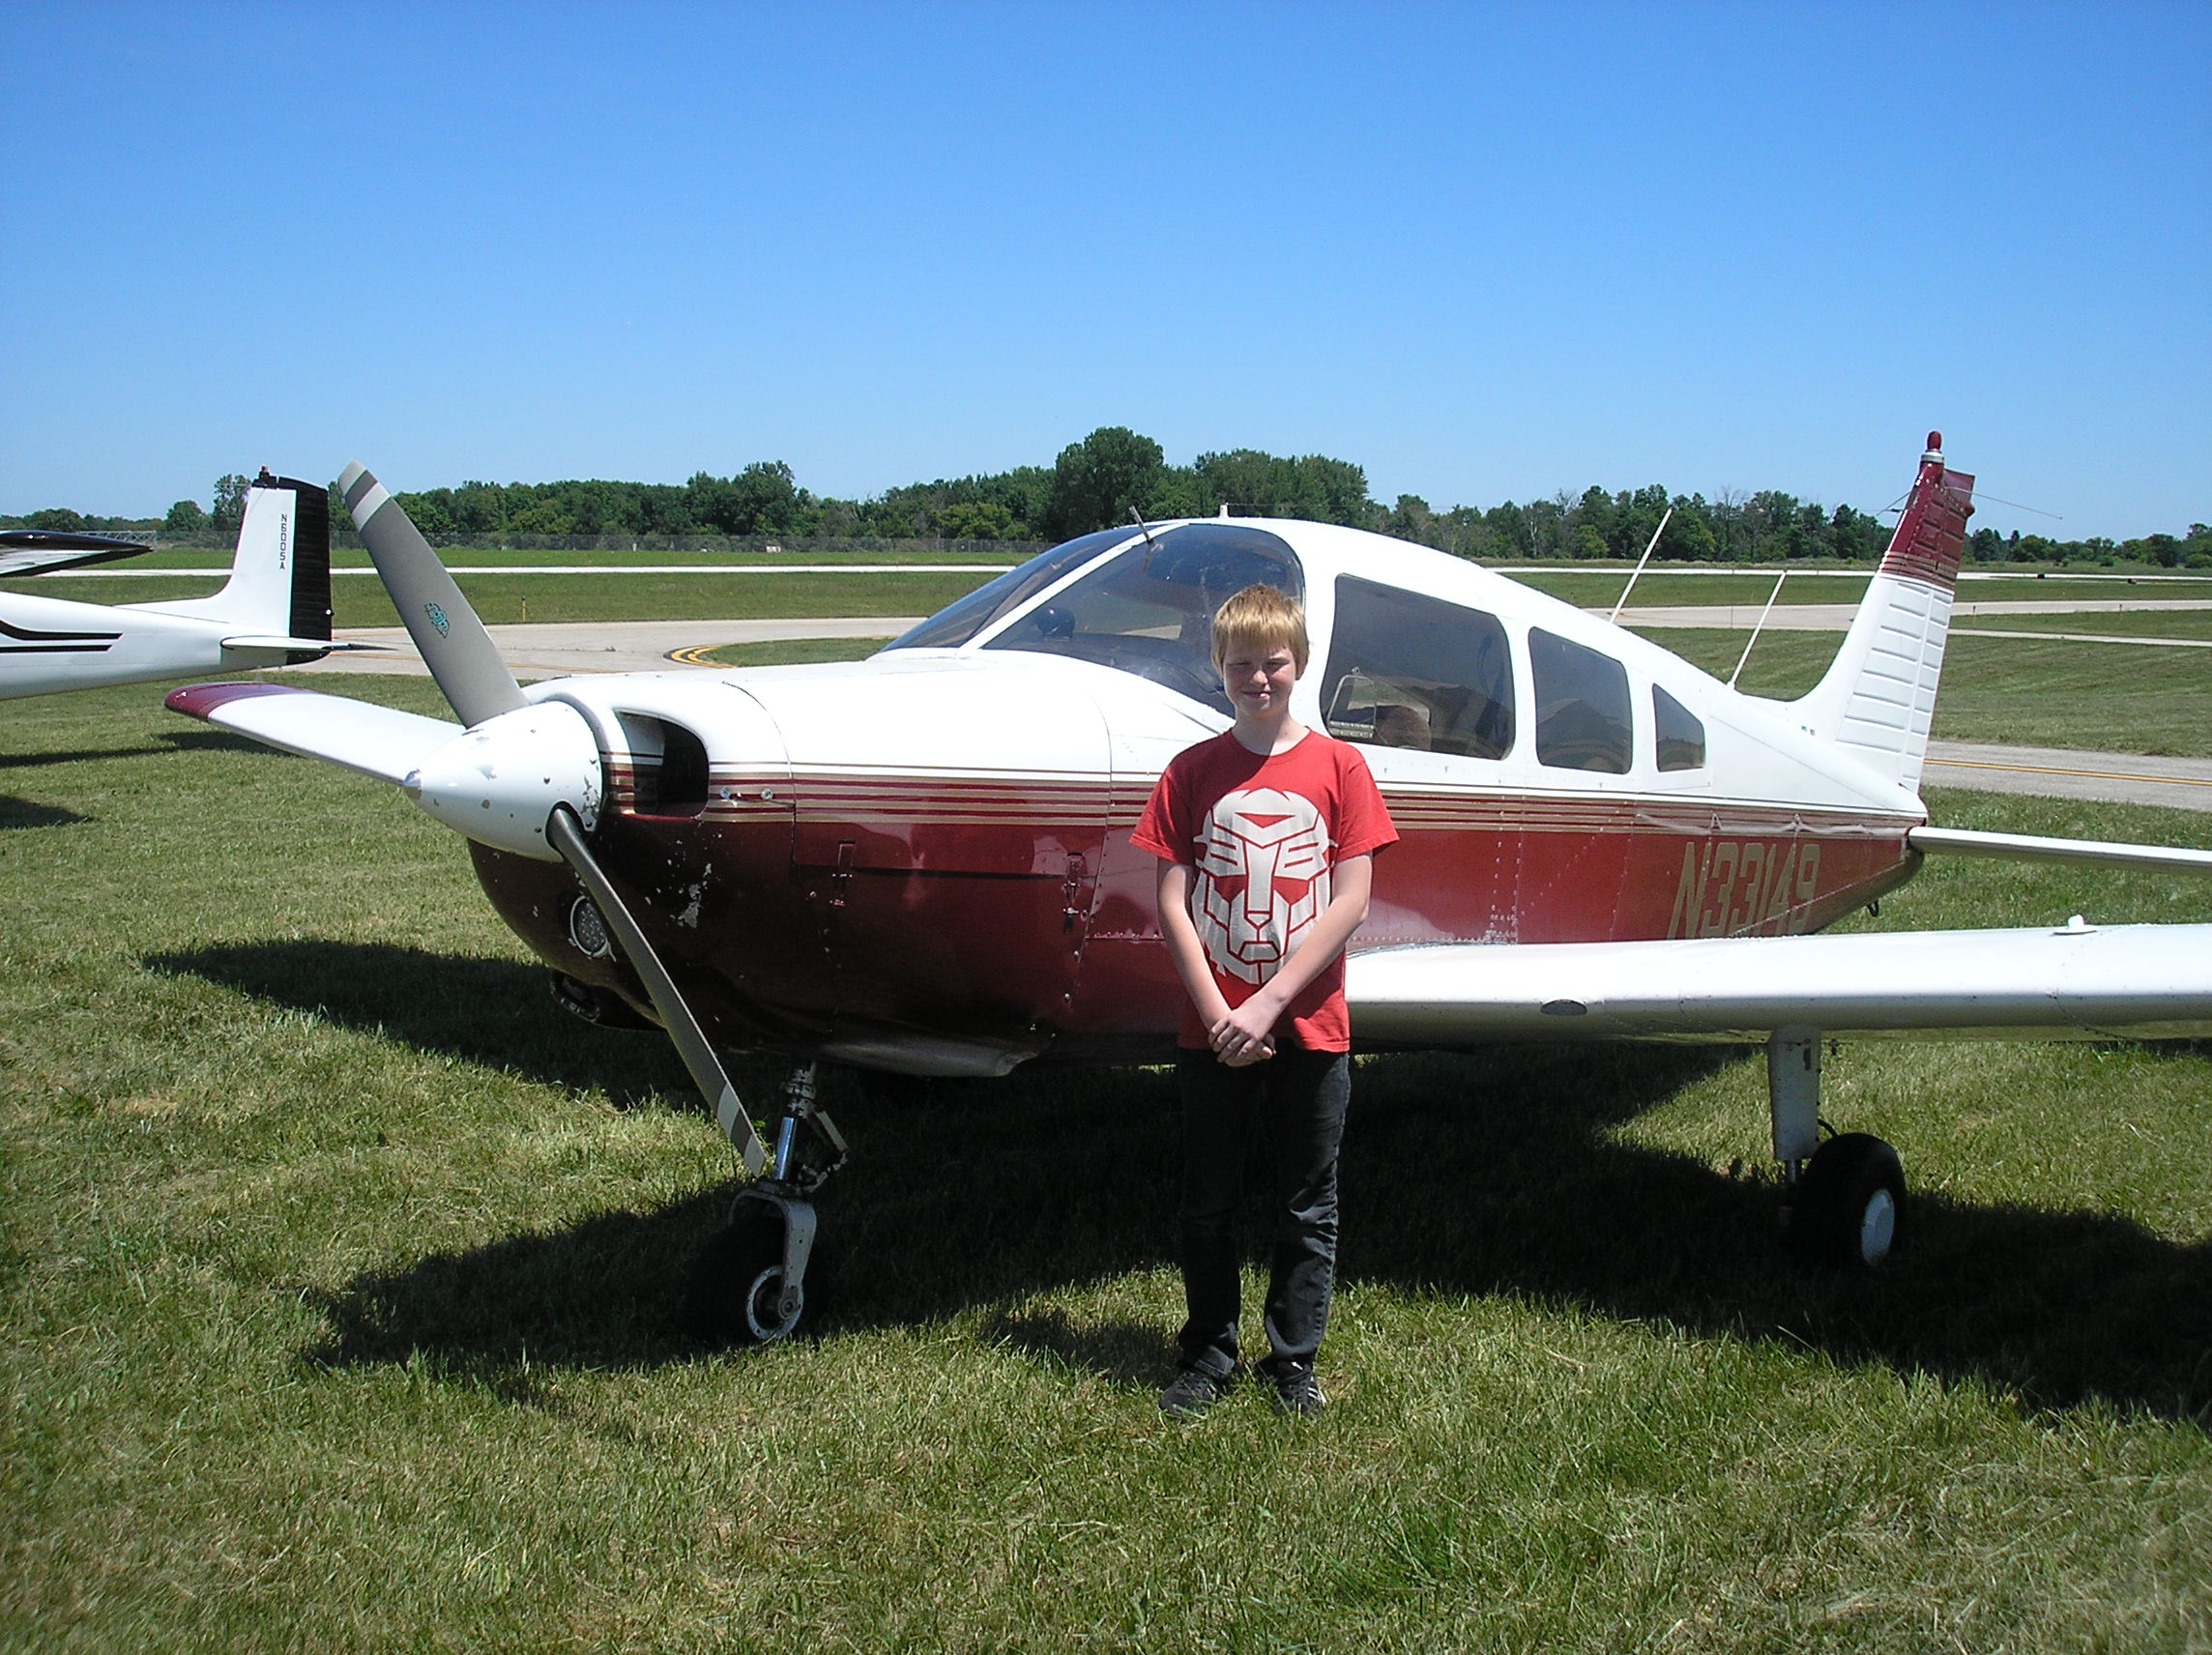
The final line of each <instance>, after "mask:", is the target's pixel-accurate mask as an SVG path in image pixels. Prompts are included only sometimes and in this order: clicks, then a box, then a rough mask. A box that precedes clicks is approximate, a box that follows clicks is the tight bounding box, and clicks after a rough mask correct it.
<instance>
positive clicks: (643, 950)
mask: <svg viewBox="0 0 2212 1655" xmlns="http://www.w3.org/2000/svg"><path fill="white" fill-rule="evenodd" d="M545 837H546V838H548V839H550V840H551V841H552V842H553V848H554V849H555V850H556V851H559V852H560V853H561V855H562V856H563V857H565V858H567V860H568V865H569V866H570V867H572V868H574V869H575V870H576V877H577V878H578V879H580V880H582V881H583V882H584V888H585V889H586V890H588V891H590V892H591V893H592V900H593V901H594V902H596V903H597V904H598V907H599V913H600V915H601V916H602V917H604V918H605V920H606V922H607V929H608V930H610V931H612V932H613V933H614V934H615V941H616V942H617V943H619V944H622V951H623V953H624V955H625V956H626V957H627V958H628V960H629V963H630V969H631V970H632V971H634V972H636V973H637V974H638V978H639V980H640V981H642V982H643V983H644V984H645V992H646V993H647V994H648V995H650V996H651V997H652V998H653V1009H654V1010H655V1011H657V1012H658V1013H660V1025H661V1027H662V1028H664V1029H666V1030H667V1031H668V1037H669V1038H670V1039H671V1040H673V1041H675V1042H676V1051H677V1055H678V1056H679V1057H681V1058H682V1059H683V1060H684V1067H685V1068H687V1069H689V1070H690V1071H691V1080H692V1083H693V1084H694V1085H696V1086H697V1087H698V1089H699V1094H700V1095H701V1096H702V1097H704V1098H706V1099H707V1100H708V1101H709V1102H710V1103H712V1104H713V1106H714V1118H716V1119H717V1120H719V1121H720V1122H721V1123H722V1131H723V1134H724V1135H725V1136H727V1137H728V1139H729V1140H730V1142H731V1143H732V1144H733V1145H735V1146H736V1147H737V1151H738V1153H739V1155H740V1156H742V1158H743V1160H744V1163H745V1171H746V1172H748V1173H750V1174H752V1175H753V1176H755V1177H758V1176H760V1173H761V1169H762V1168H764V1167H766V1166H767V1165H768V1148H767V1147H766V1146H765V1145H763V1144H762V1143H761V1141H760V1134H759V1133H758V1132H756V1131H754V1130H753V1120H752V1117H751V1116H750V1115H749V1114H747V1113H746V1110H745V1106H744V1104H743V1103H742V1101H740V1099H739V1097H738V1089H737V1088H736V1087H734V1086H732V1085H731V1084H730V1077H729V1074H728V1072H727V1071H726V1070H725V1069H724V1068H723V1067H722V1060H721V1059H719V1058H717V1057H715V1056H714V1048H713V1046H711V1045H709V1044H708V1043H707V1036H706V1033H705V1032H704V1031H702V1030H701V1029H700V1027H699V1023H698V1019H696V1018H694V1017H693V1016H692V1015H691V1008H690V1007H689V1006H688V1005H686V1004H684V996H683V994H682V993H680V992H679V991H678V989H677V987H676V979H675V978H674V977H671V976H670V975H669V974H668V968H667V967H665V966H663V965H662V964H661V963H660V956H659V955H658V954H656V953H655V952H654V951H653V944H651V943H649V942H647V941H646V939H645V933H644V931H642V930H641V929H639V927H638V923H637V920H636V919H635V918H633V917H632V916H631V915H630V911H629V907H628V905H627V904H626V903H625V902H624V901H623V899H622V895H621V893H620V892H618V891H617V890H616V889H615V887H614V886H613V885H611V884H610V883H609V882H608V880H607V876H606V874H605V873H604V872H603V871H602V870H601V869H600V867H599V864H598V862H597V859H596V858H595V857H593V855H592V853H591V851H590V850H589V849H588V848H586V846H585V844H584V829H583V826H582V824H581V823H579V822H578V821H577V820H576V818H575V816H574V814H573V813H572V812H570V810H569V809H568V806H567V805H561V806H559V807H557V808H556V809H555V810H554V812H553V814H552V815H551V816H550V817H548V818H547V819H546V822H545Z"/></svg>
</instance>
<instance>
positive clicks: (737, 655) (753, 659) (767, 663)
mask: <svg viewBox="0 0 2212 1655" xmlns="http://www.w3.org/2000/svg"><path fill="white" fill-rule="evenodd" d="M889 642H890V639H888V637H887V638H771V639H769V640H767V641H766V642H764V643H757V644H724V645H723V646H722V647H721V648H720V649H718V650H709V651H708V652H707V653H706V658H707V659H708V660H710V661H713V663H714V664H715V665H717V666H725V667H786V666H795V665H798V664H800V663H801V662H806V661H858V660H862V659H865V658H866V657H867V656H869V655H872V654H874V653H876V652H877V651H878V650H880V649H882V648H883V647H884V646H885V645H886V644H888V643H889Z"/></svg>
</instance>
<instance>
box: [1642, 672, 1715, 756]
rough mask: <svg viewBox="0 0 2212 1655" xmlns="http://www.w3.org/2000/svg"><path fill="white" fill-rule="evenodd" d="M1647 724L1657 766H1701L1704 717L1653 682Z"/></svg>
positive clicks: (1703, 748) (1703, 750) (1703, 742)
mask: <svg viewBox="0 0 2212 1655" xmlns="http://www.w3.org/2000/svg"><path fill="white" fill-rule="evenodd" d="M1651 727H1652V731H1653V733H1654V734H1655V735H1656V737H1657V739H1658V740H1657V744H1658V749H1659V768H1660V769H1663V770H1702V769H1704V768H1705V726H1704V721H1703V719H1701V718H1700V717H1699V716H1698V715H1697V714H1696V713H1695V712H1692V711H1690V710H1689V709H1688V708H1687V707H1684V706H1683V705H1682V704H1681V703H1680V702H1679V701H1676V700H1675V699H1674V697H1673V696H1671V695H1669V694H1668V693H1667V692H1666V691H1665V690H1663V689H1661V688H1660V687H1659V686H1658V685H1657V684H1653V685H1652V686H1651Z"/></svg>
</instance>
